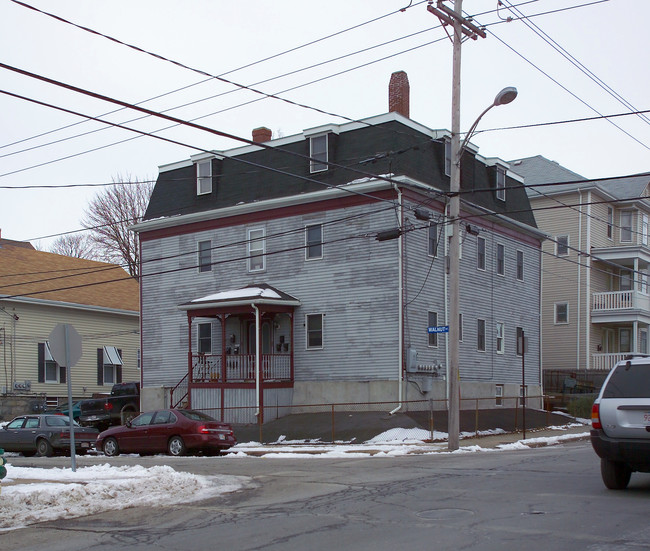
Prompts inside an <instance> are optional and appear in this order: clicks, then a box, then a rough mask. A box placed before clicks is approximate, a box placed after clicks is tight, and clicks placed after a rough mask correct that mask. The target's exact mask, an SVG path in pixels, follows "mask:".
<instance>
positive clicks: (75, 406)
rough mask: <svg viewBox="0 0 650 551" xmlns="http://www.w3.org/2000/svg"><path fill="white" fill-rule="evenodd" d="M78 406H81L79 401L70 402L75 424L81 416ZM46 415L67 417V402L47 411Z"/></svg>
mask: <svg viewBox="0 0 650 551" xmlns="http://www.w3.org/2000/svg"><path fill="white" fill-rule="evenodd" d="M79 404H81V400H79V401H77V402H72V418H73V419H74V420H75V421H77V422H79V416H80V415H81V407H80V405H79ZM48 413H54V414H56V415H65V416H66V417H67V415H68V402H67V401H66V402H64V403H63V404H61V405H60V406H59V407H57V408H54V409H53V410H51V411H48Z"/></svg>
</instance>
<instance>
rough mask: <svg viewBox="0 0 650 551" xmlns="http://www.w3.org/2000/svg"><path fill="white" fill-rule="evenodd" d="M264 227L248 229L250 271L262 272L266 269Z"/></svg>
mask: <svg viewBox="0 0 650 551" xmlns="http://www.w3.org/2000/svg"><path fill="white" fill-rule="evenodd" d="M264 236H265V230H264V228H256V229H252V230H248V271H249V272H261V271H263V270H265V269H266V240H265V239H264Z"/></svg>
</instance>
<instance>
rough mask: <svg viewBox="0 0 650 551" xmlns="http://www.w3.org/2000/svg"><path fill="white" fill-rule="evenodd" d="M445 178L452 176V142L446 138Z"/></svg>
mask: <svg viewBox="0 0 650 551" xmlns="http://www.w3.org/2000/svg"><path fill="white" fill-rule="evenodd" d="M445 176H451V140H450V139H449V138H445Z"/></svg>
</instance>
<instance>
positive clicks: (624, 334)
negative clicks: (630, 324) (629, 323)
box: [618, 329, 632, 352]
mask: <svg viewBox="0 0 650 551" xmlns="http://www.w3.org/2000/svg"><path fill="white" fill-rule="evenodd" d="M618 344H619V351H620V352H632V331H630V330H629V329H619V330H618Z"/></svg>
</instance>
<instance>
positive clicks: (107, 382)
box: [102, 363, 117, 385]
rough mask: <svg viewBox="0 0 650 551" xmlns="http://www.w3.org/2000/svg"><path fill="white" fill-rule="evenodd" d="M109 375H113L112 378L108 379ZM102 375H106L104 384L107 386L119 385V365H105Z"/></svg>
mask: <svg viewBox="0 0 650 551" xmlns="http://www.w3.org/2000/svg"><path fill="white" fill-rule="evenodd" d="M108 373H111V374H112V375H113V377H112V378H108V377H106V375H107V374H108ZM102 374H103V375H104V384H105V385H114V384H115V383H117V365H116V364H106V363H105V364H104V366H103V367H102Z"/></svg>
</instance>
